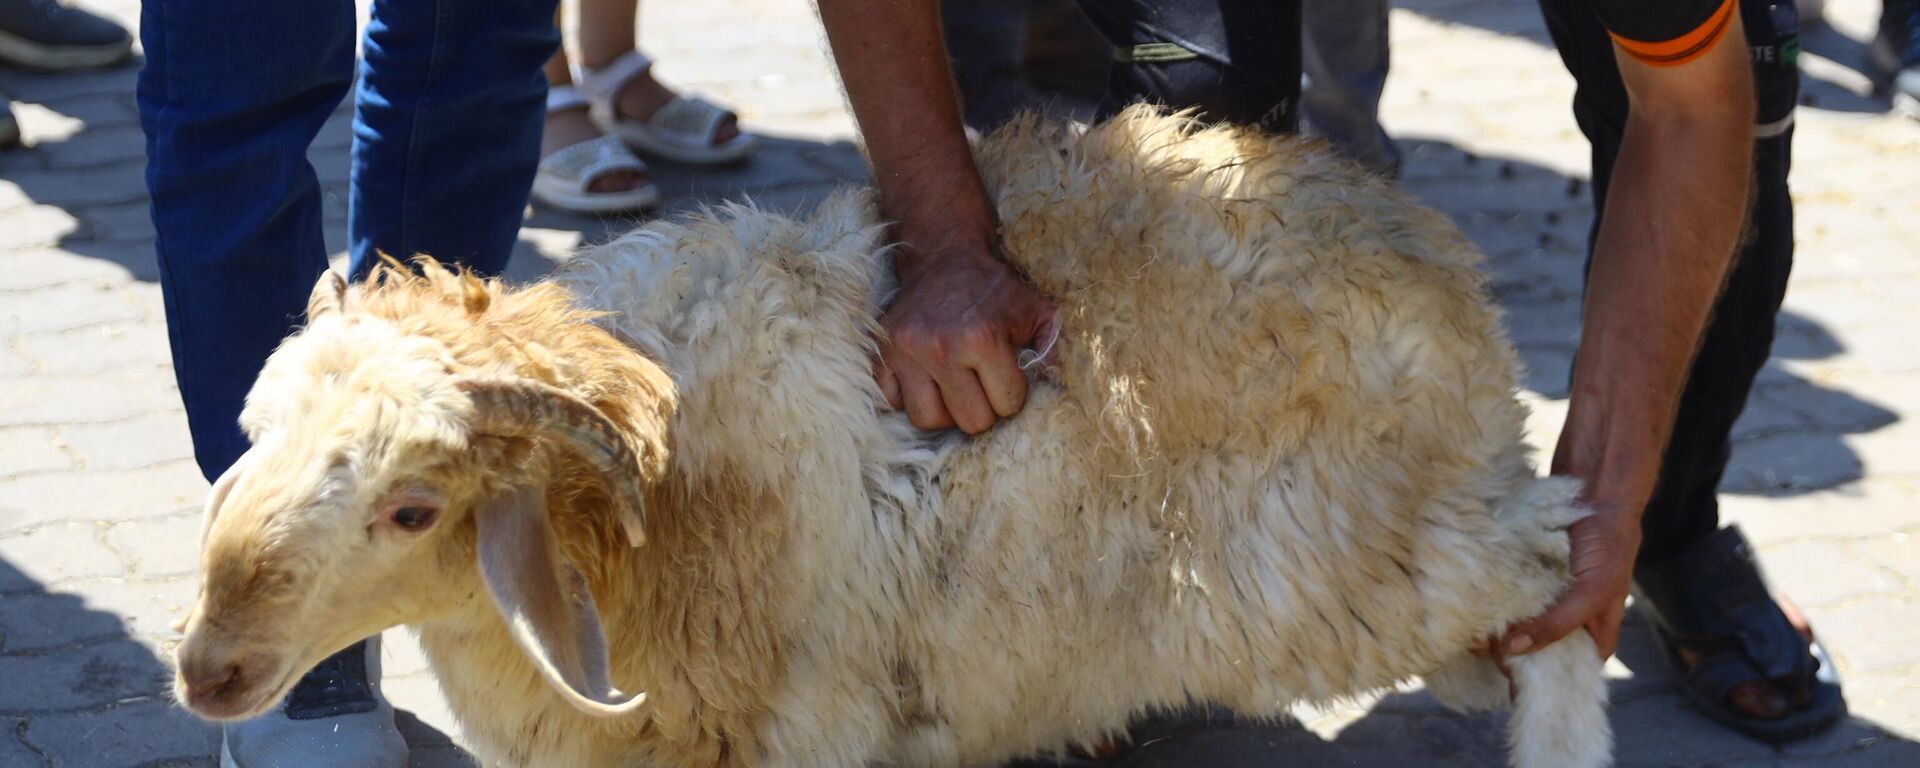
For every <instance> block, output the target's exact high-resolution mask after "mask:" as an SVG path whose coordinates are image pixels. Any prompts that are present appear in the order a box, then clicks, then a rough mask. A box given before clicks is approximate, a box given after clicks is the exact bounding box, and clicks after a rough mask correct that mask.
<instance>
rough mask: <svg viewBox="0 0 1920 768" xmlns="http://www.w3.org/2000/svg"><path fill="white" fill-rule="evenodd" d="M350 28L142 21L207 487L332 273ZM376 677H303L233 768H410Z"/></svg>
mask: <svg viewBox="0 0 1920 768" xmlns="http://www.w3.org/2000/svg"><path fill="white" fill-rule="evenodd" d="M353 30H354V19H353V5H352V4H351V3H346V2H338V1H336V0H318V1H317V2H307V3H304V4H303V7H301V8H298V9H294V8H290V7H289V6H288V5H287V4H284V3H283V4H278V5H274V6H264V5H261V6H256V5H251V4H244V3H243V4H232V3H219V2H200V1H199V0H150V1H149V2H147V3H146V4H145V5H144V6H143V7H142V8H141V36H142V42H143V45H144V47H145V49H146V66H145V67H144V68H143V69H142V70H141V72H140V79H139V85H138V97H139V103H140V118H141V124H142V127H143V128H144V129H145V131H146V134H147V158H148V162H147V187H148V190H149V192H150V193H151V197H152V201H153V202H152V215H153V222H154V230H155V247H156V250H157V251H158V256H159V261H160V281H161V291H162V297H163V300H164V302H165V305H166V313H167V335H168V339H169V341H170V343H171V345H172V348H173V362H174V375H175V377H176V378H177V380H178V382H179V385H180V393H181V399H182V400H183V401H184V402H185V405H186V409H187V420H188V426H189V429H190V430H191V432H192V435H193V443H194V456H195V458H196V459H197V460H198V461H199V463H200V467H201V471H202V472H203V473H204V474H205V475H206V476H207V478H208V479H209V480H211V479H213V478H215V477H218V476H219V475H220V474H221V473H223V472H225V471H226V469H227V467H229V466H231V465H232V464H233V462H234V460H235V459H236V458H238V457H239V456H240V454H241V453H242V452H244V451H245V450H246V448H247V439H246V437H245V435H243V434H242V433H241V432H240V427H239V423H238V422H239V413H240V407H241V404H242V401H243V400H244V398H245V395H246V392H247V389H248V388H249V387H251V386H252V384H253V380H254V378H255V377H256V376H257V375H258V374H259V371H260V368H261V366H262V365H263V364H264V363H265V362H266V359H267V355H268V354H270V353H271V352H272V351H273V348H274V347H275V346H276V345H278V344H279V343H280V340H281V339H282V338H284V337H285V336H286V335H287V333H288V332H289V331H291V330H292V328H293V325H294V323H295V322H297V321H298V320H299V318H300V314H301V312H302V311H303V310H304V309H305V308H306V298H307V294H308V292H309V291H310V290H311V289H312V287H313V283H314V280H315V279H316V278H318V277H319V275H320V273H321V272H323V271H325V269H326V267H327V259H326V251H325V245H324V244H323V239H322V236H321V223H320V185H319V182H318V181H317V180H316V178H315V176H314V171H313V168H312V166H311V165H309V164H308V162H307V146H308V145H309V144H311V143H312V141H313V137H314V136H315V134H317V133H318V132H319V130H320V126H321V125H322V124H323V123H324V122H326V119H327V117H328V115H330V114H332V112H333V110H334V108H335V107H336V106H338V105H339V103H340V99H341V97H342V96H344V95H345V94H346V92H347V88H348V85H349V83H350V82H351V81H352V75H353ZM378 663H379V662H378V649H377V648H374V647H369V646H368V645H367V644H364V643H362V644H357V645H355V646H354V647H353V648H350V649H348V650H347V651H343V652H342V653H341V654H340V655H338V656H336V657H335V658H334V659H329V660H328V661H327V662H323V663H322V664H321V665H320V668H319V669H316V671H315V672H314V673H311V674H310V675H309V678H308V680H312V679H314V678H313V676H314V675H318V676H319V679H320V680H321V682H320V683H319V684H317V685H316V684H310V682H308V681H303V682H302V683H301V684H300V685H298V686H296V687H295V690H294V692H293V693H292V694H290V695H289V696H288V699H287V702H286V703H285V704H284V705H283V706H282V708H281V709H280V710H279V711H276V712H272V713H269V714H267V715H263V716H261V717H259V718H256V719H254V720H251V721H248V722H245V723H238V724H234V725H231V726H229V727H228V728H227V729H226V730H225V734H224V738H223V739H222V743H221V762H222V764H223V765H224V766H229V767H230V768H231V767H234V766H238V767H239V768H255V767H256V766H283V767H288V768H298V767H300V766H313V767H314V768H319V767H320V766H327V765H361V766H370V767H372V768H390V767H391V768H397V766H400V765H402V764H404V763H405V760H406V744H405V742H404V741H402V740H401V738H400V734H399V731H398V730H396V729H395V728H394V724H393V713H392V711H391V710H390V709H384V708H383V706H382V704H381V703H380V702H379V701H378V699H377V697H376V696H375V695H374V693H373V692H372V691H371V690H370V689H369V688H368V686H367V685H366V683H365V678H366V675H365V674H364V670H365V668H366V667H367V666H368V665H373V666H374V667H375V668H376V669H377V665H378ZM354 672H359V673H360V674H358V675H357V676H356V675H354V674H352V673H354Z"/></svg>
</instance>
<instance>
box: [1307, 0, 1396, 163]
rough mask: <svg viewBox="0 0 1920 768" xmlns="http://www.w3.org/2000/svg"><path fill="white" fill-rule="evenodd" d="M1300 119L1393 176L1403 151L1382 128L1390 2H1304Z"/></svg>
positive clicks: (1348, 153)
mask: <svg viewBox="0 0 1920 768" xmlns="http://www.w3.org/2000/svg"><path fill="white" fill-rule="evenodd" d="M1301 12H1302V16H1303V21H1302V24H1301V29H1302V32H1303V33H1304V34H1303V35H1302V37H1303V38H1304V39H1303V41H1302V42H1303V45H1302V46H1301V48H1302V51H1301V53H1302V55H1301V64H1302V66H1303V68H1304V69H1305V71H1306V84H1305V85H1304V86H1303V87H1302V89H1301V93H1300V118H1301V123H1302V124H1303V126H1304V130H1305V131H1306V132H1307V133H1310V134H1313V135H1315V136H1320V137H1323V138H1325V139H1327V140H1328V141H1331V142H1333V145H1334V146H1336V147H1339V148H1340V152H1341V154H1344V155H1346V156H1347V157H1350V158H1353V159H1354V160H1357V161H1359V162H1360V163H1361V164H1363V165H1366V166H1367V167H1369V168H1372V169H1374V170H1377V171H1380V172H1382V173H1386V174H1389V175H1393V174H1397V173H1398V172H1399V168H1400V148H1399V147H1396V146H1394V144H1393V140H1392V139H1390V138H1388V137H1387V132H1386V130H1384V129H1382V128H1381V127H1380V91H1381V90H1382V89H1383V88H1385V87H1386V84H1387V64H1388V59H1389V55H1388V51H1387V15H1388V14H1387V0H1304V2H1303V3H1302V4H1301Z"/></svg>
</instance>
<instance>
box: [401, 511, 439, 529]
mask: <svg viewBox="0 0 1920 768" xmlns="http://www.w3.org/2000/svg"><path fill="white" fill-rule="evenodd" d="M439 512H440V510H437V509H434V508H433V507H400V508H398V509H395V510H394V511H393V513H392V514H391V515H389V516H388V517H390V518H392V519H393V524H394V525H397V526H400V527H401V528H402V529H405V530H409V531H418V530H423V529H425V528H426V527H427V526H429V525H432V524H433V518H434V516H435V515H437V514H439Z"/></svg>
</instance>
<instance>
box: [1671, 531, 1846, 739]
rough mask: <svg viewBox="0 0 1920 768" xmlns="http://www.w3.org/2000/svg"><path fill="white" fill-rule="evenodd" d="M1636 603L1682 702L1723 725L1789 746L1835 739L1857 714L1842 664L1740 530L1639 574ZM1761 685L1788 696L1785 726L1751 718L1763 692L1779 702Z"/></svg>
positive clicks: (1782, 705)
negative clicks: (1833, 731) (1784, 597)
mask: <svg viewBox="0 0 1920 768" xmlns="http://www.w3.org/2000/svg"><path fill="white" fill-rule="evenodd" d="M1633 596H1634V604H1635V605H1636V606H1638V607H1639V609H1640V610H1641V611H1642V612H1644V613H1645V614H1646V615H1647V618H1648V622H1647V623H1648V626H1649V627H1651V628H1652V631H1653V636H1654V640H1655V641H1657V642H1658V643H1659V645H1660V648H1661V649H1662V650H1663V651H1664V652H1665V655H1666V657H1667V660H1668V661H1669V662H1671V664H1672V667H1673V671H1674V678H1675V682H1676V684H1677V685H1678V687H1679V688H1680V690H1681V692H1682V693H1685V694H1686V695H1687V698H1689V699H1692V700H1693V703H1694V705H1695V706H1697V707H1699V709H1700V711H1701V712H1703V713H1705V714H1706V715H1707V716H1708V717H1711V718H1713V719H1714V720H1715V721H1717V722H1719V723H1720V724H1722V725H1725V726H1727V727H1728V728H1732V729H1733V730H1736V731H1739V732H1740V733H1743V734H1746V735H1747V736H1751V737H1753V738H1756V739H1759V740H1761V741H1766V742H1771V743H1780V742H1785V741H1791V740H1794V739H1799V738H1804V737H1807V736H1811V735H1813V734H1815V733H1818V732H1820V731H1822V730H1825V729H1826V728H1827V727H1828V726H1831V725H1833V724H1834V723H1835V722H1838V721H1839V720H1840V718H1841V717H1842V716H1844V715H1845V714H1846V713H1847V704H1846V699H1845V698H1844V697H1842V696H1841V693H1840V681H1839V676H1838V674H1837V672H1836V671H1835V670H1834V666H1833V662H1832V660H1831V659H1829V658H1827V654H1826V650H1825V649H1823V648H1821V647H1820V644H1819V642H1818V641H1815V640H1813V639H1812V638H1811V637H1809V636H1807V635H1803V634H1801V632H1800V630H1798V629H1795V628H1794V625H1793V622H1792V621H1790V620H1788V618H1787V615H1786V613H1785V612H1784V611H1782V610H1781V608H1780V604H1779V603H1777V602H1775V601H1774V599H1773V596H1772V594H1771V593H1769V592H1768V591H1767V585H1766V580H1765V577H1763V576H1762V575H1761V573H1760V565H1759V563H1757V562H1755V561H1754V559H1753V553H1752V549H1751V547H1749V546H1748V545H1747V541H1746V539H1745V538H1744V537H1742V536H1741V535H1740V531H1739V530H1738V529H1736V528H1732V527H1729V528H1724V529H1721V530H1719V531H1716V532H1714V533H1713V535H1711V536H1708V537H1706V538H1705V539H1702V540H1700V541H1699V542H1696V543H1694V544H1693V545H1692V546H1691V547H1688V548H1687V549H1686V550H1684V551H1682V552H1681V553H1680V554H1678V555H1675V556H1674V557H1672V558H1670V559H1668V560H1665V561H1662V562H1660V563H1643V564H1641V565H1639V566H1638V567H1636V568H1634V574H1633ZM1683 649H1684V650H1685V651H1686V653H1687V654H1688V655H1691V656H1693V657H1694V659H1695V660H1694V661H1693V663H1691V664H1689V663H1688V660H1687V658H1686V656H1683V655H1682V653H1681V651H1682V650H1683ZM1754 683H1772V685H1773V686H1777V690H1778V691H1781V692H1784V693H1785V697H1784V701H1782V700H1779V699H1775V700H1773V701H1772V705H1773V706H1774V707H1776V708H1778V709H1782V710H1784V713H1783V714H1782V715H1781V716H1779V717H1773V718H1767V717H1761V716H1757V715H1755V714H1752V713H1751V712H1750V711H1749V709H1750V708H1751V707H1753V706H1757V705H1756V704H1754V702H1755V701H1756V700H1758V699H1759V698H1760V696H1758V695H1756V692H1765V693H1771V692H1772V691H1771V690H1769V689H1768V688H1767V687H1763V686H1753V685H1752V684H1754ZM1741 700H1744V701H1745V702H1747V703H1748V705H1749V707H1748V708H1743V707H1741V706H1740V703H1741Z"/></svg>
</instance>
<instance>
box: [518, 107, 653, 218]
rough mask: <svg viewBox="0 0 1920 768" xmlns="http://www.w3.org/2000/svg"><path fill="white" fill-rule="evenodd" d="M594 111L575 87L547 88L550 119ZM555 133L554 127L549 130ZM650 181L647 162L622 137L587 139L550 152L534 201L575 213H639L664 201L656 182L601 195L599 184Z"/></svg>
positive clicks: (542, 161) (543, 163) (535, 183)
mask: <svg viewBox="0 0 1920 768" xmlns="http://www.w3.org/2000/svg"><path fill="white" fill-rule="evenodd" d="M587 107H588V104H587V100H586V98H585V97H583V96H581V95H580V93H579V91H578V90H576V89H575V88H574V87H573V86H570V85H556V86H552V87H550V88H548V89H547V116H548V117H549V118H551V117H552V116H553V115H554V114H555V113H558V112H565V111H567V110H574V109H577V110H580V111H581V112H582V113H584V112H585V111H586V109H587ZM549 130H551V129H549ZM616 173H623V174H631V175H634V176H639V177H641V178H642V179H644V178H645V177H646V173H647V164H646V163H643V162H641V161H640V158H638V157H635V156H634V154H633V150H631V149H628V148H627V145H626V144H624V143H622V142H621V141H620V138H619V137H617V136H605V135H603V136H600V137H598V138H592V139H587V140H585V141H582V142H578V143H575V144H569V145H567V146H565V147H561V148H559V149H556V150H554V151H553V152H551V153H548V154H547V156H545V157H542V158H540V165H539V168H538V170H537V171H536V172H535V173H534V176H533V199H534V200H537V201H539V202H540V203H541V204H542V205H546V206H551V207H553V208H558V209H560V210H563V211H568V212H571V213H590V214H604V213H623V212H627V211H638V210H642V209H645V208H648V207H651V206H653V205H654V204H656V203H658V202H660V188H659V187H658V186H655V185H654V184H653V183H652V182H647V183H644V184H641V185H640V186H638V187H634V188H632V189H619V190H613V191H610V192H596V191H594V189H593V183H594V182H595V181H597V180H599V179H602V178H605V177H607V176H609V175H611V174H616Z"/></svg>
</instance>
